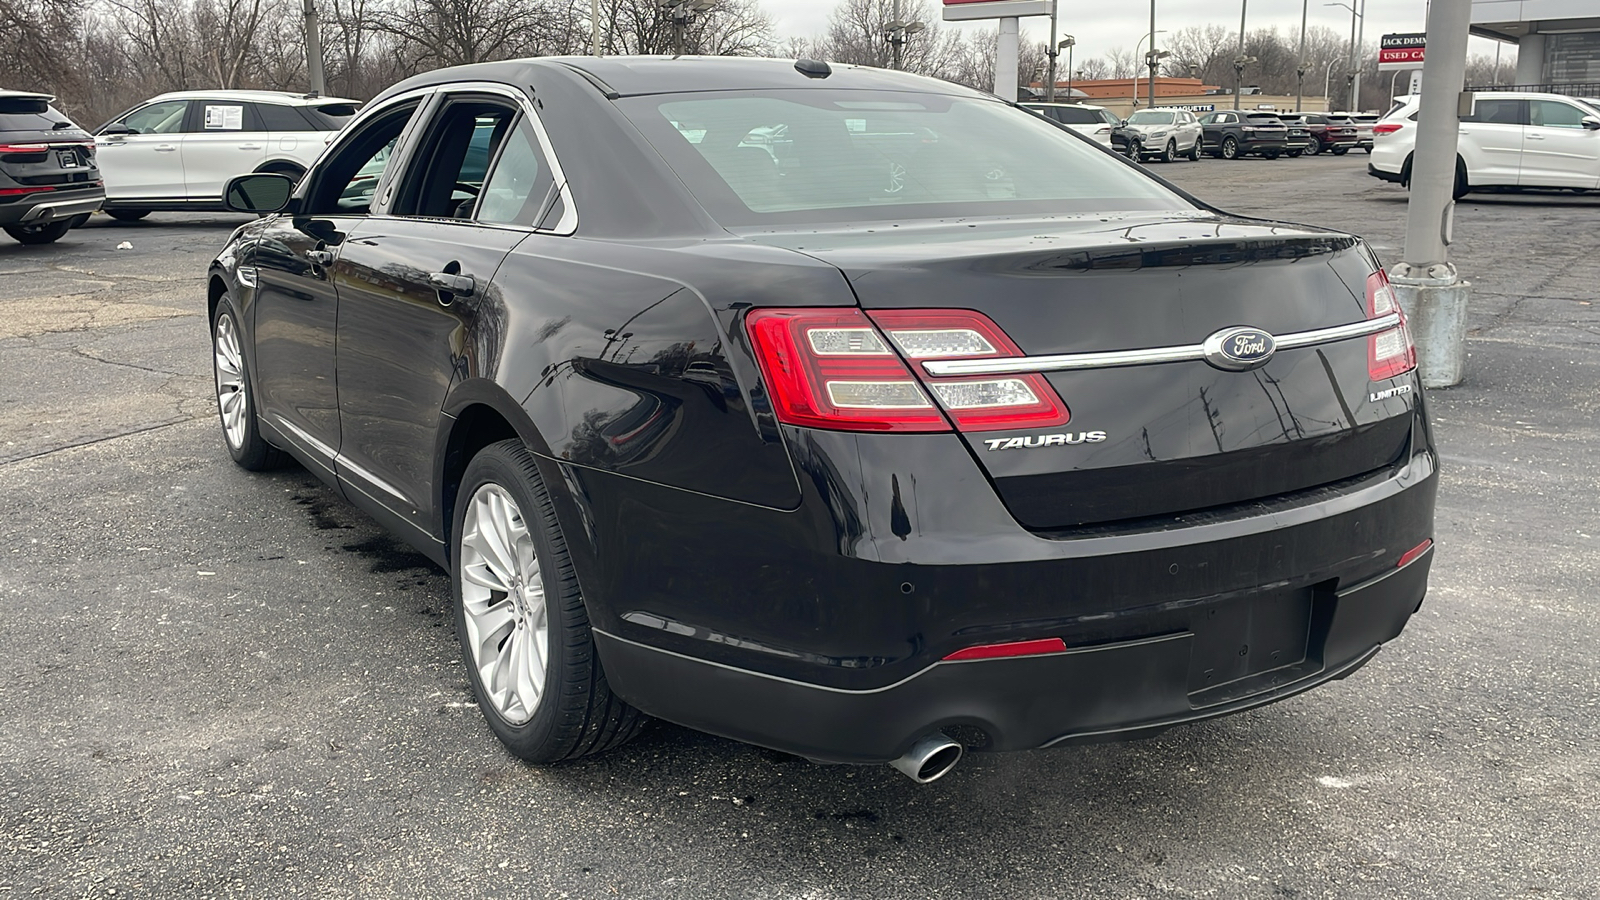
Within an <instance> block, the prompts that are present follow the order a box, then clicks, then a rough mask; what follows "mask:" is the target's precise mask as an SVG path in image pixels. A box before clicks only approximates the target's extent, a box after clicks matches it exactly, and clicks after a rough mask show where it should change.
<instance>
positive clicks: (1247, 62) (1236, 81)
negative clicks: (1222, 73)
mask: <svg viewBox="0 0 1600 900" xmlns="http://www.w3.org/2000/svg"><path fill="white" fill-rule="evenodd" d="M1255 64H1256V58H1255V57H1254V56H1245V55H1244V54H1243V53H1241V54H1239V55H1238V56H1235V57H1234V58H1233V108H1234V109H1238V108H1239V95H1240V94H1241V93H1243V92H1244V67H1245V66H1253V65H1255Z"/></svg>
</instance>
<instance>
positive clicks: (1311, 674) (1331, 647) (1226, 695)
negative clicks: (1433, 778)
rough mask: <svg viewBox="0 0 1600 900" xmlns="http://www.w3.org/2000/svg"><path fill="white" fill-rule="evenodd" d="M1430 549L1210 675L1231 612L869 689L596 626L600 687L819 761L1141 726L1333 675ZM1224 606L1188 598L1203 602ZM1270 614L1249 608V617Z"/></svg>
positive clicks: (1051, 740) (671, 715)
mask: <svg viewBox="0 0 1600 900" xmlns="http://www.w3.org/2000/svg"><path fill="white" fill-rule="evenodd" d="M1432 555H1433V554H1432V550H1429V551H1428V552H1427V553H1425V554H1424V555H1423V556H1421V557H1419V558H1418V559H1416V560H1414V561H1412V562H1411V563H1410V564H1408V565H1407V566H1406V567H1405V568H1402V569H1395V570H1392V571H1390V572H1389V573H1386V574H1384V575H1381V576H1378V577H1376V578H1372V579H1368V580H1367V581H1365V582H1362V583H1360V584H1356V585H1353V586H1351V587H1348V588H1342V589H1340V588H1337V587H1334V586H1332V585H1324V586H1321V587H1318V588H1315V589H1311V590H1310V591H1309V595H1308V596H1307V597H1306V598H1305V599H1306V600H1307V601H1308V602H1309V614H1310V615H1309V627H1308V628H1307V629H1306V634H1305V637H1304V645H1303V646H1304V652H1303V654H1302V655H1299V656H1297V657H1296V658H1293V659H1289V658H1287V657H1288V656H1290V655H1292V654H1285V658H1284V660H1283V664H1282V665H1277V666H1273V665H1271V663H1270V662H1269V663H1267V664H1266V665H1265V666H1264V667H1261V668H1260V669H1259V671H1254V672H1250V673H1248V674H1244V675H1242V676H1240V677H1238V678H1235V679H1232V680H1229V681H1225V682H1222V683H1215V681H1216V679H1215V677H1214V675H1212V674H1211V673H1212V672H1213V671H1214V668H1215V667H1214V665H1213V664H1214V662H1215V660H1216V659H1217V658H1219V657H1218V653H1217V650H1218V647H1217V645H1218V642H1219V641H1221V642H1224V643H1226V644H1227V646H1226V647H1225V648H1223V649H1225V650H1227V651H1229V652H1232V648H1233V647H1235V646H1237V647H1239V648H1240V649H1239V650H1238V651H1237V652H1238V653H1239V654H1241V655H1248V654H1250V653H1252V652H1261V651H1252V650H1251V649H1250V644H1251V643H1254V642H1256V641H1257V638H1255V637H1253V636H1252V635H1251V634H1250V633H1249V630H1248V629H1246V631H1245V632H1242V633H1238V634H1235V633H1233V626H1232V625H1229V626H1220V627H1221V628H1224V629H1226V630H1228V632H1229V633H1227V634H1215V633H1208V632H1207V629H1206V628H1205V627H1204V626H1200V627H1198V628H1195V629H1192V630H1186V631H1174V632H1169V633H1164V634H1156V635H1151V636H1148V637H1142V638H1137V639H1132V640H1124V641H1116V642H1111V643H1104V644H1096V645H1090V646H1083V647H1076V648H1072V649H1070V650H1069V651H1067V652H1065V653H1055V654H1049V655H1040V656H1029V657H1020V658H1013V659H994V660H972V661H962V662H948V661H945V662H939V663H935V664H934V665H932V666H929V667H927V668H925V669H923V670H921V671H920V672H917V673H915V674H913V675H912V676H910V677H908V678H906V679H904V680H902V681H899V682H897V683H895V684H892V685H889V686H887V687H883V688H879V689H876V690H845V689H839V688H829V687H823V686H819V685H815V684H808V683H805V682H801V681H795V680H790V679H784V678H778V677H774V676H770V675H765V674H762V673H759V672H754V671H750V670H747V669H740V668H736V667H733V666H728V665H721V664H717V663H712V662H707V661H705V660H701V659H696V658H694V657H690V656H686V655H683V654H679V653H673V652H670V651H665V650H661V649H657V648H654V647H650V646H647V645H645V644H642V643H638V642H634V641H629V640H625V639H622V638H619V637H617V636H615V635H611V634H607V633H604V632H597V633H596V636H595V639H596V644H597V646H598V648H599V651H600V654H601V657H602V659H603V660H604V663H605V670H606V674H607V677H608V678H609V679H610V682H611V686H612V688H613V689H615V690H616V691H617V692H618V693H619V694H621V695H622V696H623V697H626V698H628V699H629V700H630V701H632V702H634V703H635V704H637V705H641V706H643V707H644V708H645V709H647V710H648V711H649V712H650V713H651V714H653V715H656V716H659V717H661V718H664V719H668V720H670V721H674V722H677V723H679V724H683V725H687V726H689V727H692V728H697V729H700V730H703V731H708V732H712V733H716V734H721V735H724V736H726V737H730V738H734V739H736V740H741V741H745V742H748V743H753V744H758V745H762V746H767V747H773V748H776V749H779V750H784V751H787V752H791V753H796V754H799V755H801V756H806V757H809V758H813V759H819V760H825V761H834V762H862V763H868V762H886V761H888V760H892V759H895V758H898V757H899V756H901V755H903V754H904V753H905V752H906V751H907V750H908V749H909V747H910V745H911V744H912V743H913V742H914V741H916V740H917V739H918V738H920V737H922V736H924V735H926V734H929V733H930V732H933V731H937V730H940V729H945V728H952V727H958V726H960V727H965V728H966V729H969V730H967V731H965V732H961V731H958V734H961V735H962V736H963V737H967V738H968V739H969V740H975V741H976V742H977V745H978V746H979V747H981V748H982V749H989V750H1023V749H1031V748H1036V747H1047V746H1052V745H1056V744H1063V743H1079V742H1092V741H1100V740H1117V739H1127V738H1136V737H1145V736H1149V735H1151V734H1155V733H1157V732H1159V731H1162V730H1164V729H1166V728H1170V727H1172V726H1174V725H1179V724H1183V723H1187V722H1195V721H1199V720H1202V719H1208V718H1214V717H1216V716H1222V715H1228V714H1230V713H1235V712H1240V711H1243V710H1246V709H1250V708H1252V707H1256V706H1261V705H1263V704H1266V703H1270V702H1272V701H1275V700H1280V699H1283V698H1285V697H1289V696H1292V695H1294V694H1297V693H1300V692H1301V691H1305V690H1309V689H1310V688H1313V687H1316V686H1317V685H1319V684H1323V683H1324V682H1327V681H1330V680H1333V679H1337V678H1343V677H1344V676H1346V675H1348V674H1350V673H1351V672H1353V671H1355V670H1356V669H1358V668H1360V667H1361V666H1362V665H1364V664H1365V663H1366V662H1367V661H1368V660H1370V659H1371V658H1372V657H1373V655H1375V654H1376V653H1377V651H1378V649H1379V648H1380V647H1381V646H1382V645H1383V644H1384V643H1386V642H1388V641H1390V640H1392V639H1393V638H1394V637H1395V636H1397V635H1398V634H1399V633H1400V630H1401V629H1402V628H1403V627H1404V626H1405V624H1406V621H1407V620H1408V619H1409V618H1410V617H1411V615H1412V613H1413V612H1415V611H1416V609H1417V608H1418V607H1419V606H1420V604H1421V602H1422V598H1423V595H1424V593H1425V592H1426V590H1427V578H1428V567H1429V565H1430V563H1431V562H1432ZM1288 600H1289V598H1288V597H1285V601H1286V602H1288ZM1237 602H1239V601H1238V600H1235V601H1234V603H1237ZM1223 606H1225V604H1222V603H1218V604H1215V605H1211V604H1207V605H1202V607H1201V608H1202V609H1205V610H1208V611H1209V612H1213V613H1214V612H1216V611H1217V609H1218V608H1220V607H1223ZM1263 613H1265V615H1263ZM1271 615H1272V612H1271V611H1267V610H1262V609H1257V616H1258V617H1260V618H1263V619H1265V618H1270V617H1271ZM1196 618H1205V619H1211V620H1213V621H1215V620H1216V619H1217V618H1220V619H1222V620H1226V621H1233V620H1234V618H1235V617H1230V616H1229V615H1227V614H1223V615H1222V616H1220V617H1214V616H1210V615H1203V616H1197V617H1196ZM1273 652H1276V651H1273ZM1223 655H1226V653H1224V654H1223ZM1208 666H1209V667H1210V668H1208ZM970 729H976V731H975V732H974V731H971V730H970ZM980 733H981V734H980Z"/></svg>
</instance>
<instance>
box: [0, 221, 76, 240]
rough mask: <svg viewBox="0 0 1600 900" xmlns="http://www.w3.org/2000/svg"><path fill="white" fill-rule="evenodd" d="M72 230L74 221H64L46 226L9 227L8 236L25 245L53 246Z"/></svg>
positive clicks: (7, 228) (7, 229) (7, 227)
mask: <svg viewBox="0 0 1600 900" xmlns="http://www.w3.org/2000/svg"><path fill="white" fill-rule="evenodd" d="M71 230H72V220H71V219H62V220H61V221H59V222H51V223H49V224H46V225H7V226H6V234H9V235H11V236H12V237H13V238H16V239H17V241H18V242H20V243H23V244H51V243H55V242H56V241H59V240H61V236H62V235H64V234H66V233H67V232H69V231H71Z"/></svg>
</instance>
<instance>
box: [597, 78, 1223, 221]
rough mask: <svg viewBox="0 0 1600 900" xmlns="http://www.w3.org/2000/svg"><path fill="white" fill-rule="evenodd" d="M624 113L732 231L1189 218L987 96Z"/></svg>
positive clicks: (776, 101) (749, 96) (752, 97)
mask: <svg viewBox="0 0 1600 900" xmlns="http://www.w3.org/2000/svg"><path fill="white" fill-rule="evenodd" d="M618 106H619V108H621V109H622V110H623V111H624V113H625V114H626V115H628V117H629V118H630V119H631V120H632V121H633V122H634V123H635V124H636V125H637V126H638V127H639V128H640V130H641V131H642V132H643V133H644V134H645V135H646V137H647V138H648V139H649V140H650V142H651V144H652V145H653V146H654V147H655V148H656V149H657V150H658V151H659V152H660V153H661V155H662V156H663V157H664V158H665V159H666V160H667V162H668V163H669V164H670V165H671V166H672V168H673V169H674V170H675V171H676V172H677V174H678V176H679V177H680V178H681V179H682V180H683V182H684V184H685V185H687V186H688V188H689V190H690V191H691V192H692V193H693V194H694V196H695V198H696V199H697V200H698V201H699V202H700V203H701V205H703V206H704V207H706V209H707V210H708V211H709V212H710V213H711V214H712V216H713V217H715V218H716V219H717V220H718V221H719V222H721V223H722V224H724V225H742V224H751V225H754V224H768V223H774V224H776V223H796V224H798V223H810V222H837V221H863V220H870V219H880V218H906V217H923V218H932V217H941V216H947V215H1007V214H1031V213H1052V212H1070V211H1075V210H1084V211H1088V210H1103V209H1121V210H1134V209H1161V210H1174V209H1187V208H1191V207H1190V206H1189V205H1188V204H1186V203H1185V202H1184V201H1183V200H1182V199H1181V198H1180V197H1178V196H1177V195H1176V194H1173V193H1172V192H1170V191H1168V190H1167V189H1166V188H1164V187H1162V186H1161V185H1160V184H1159V183H1158V182H1156V181H1154V180H1153V179H1150V178H1149V177H1147V176H1144V175H1142V174H1140V173H1138V172H1136V171H1134V170H1132V169H1130V168H1128V167H1127V166H1125V165H1122V164H1121V163H1120V162H1118V161H1117V160H1115V159H1113V158H1111V157H1109V156H1107V155H1105V154H1103V153H1101V152H1100V151H1099V150H1097V149H1095V148H1094V147H1092V146H1090V145H1088V144H1086V143H1084V142H1082V141H1079V140H1077V139H1075V138H1074V137H1073V136H1071V135H1068V134H1064V133H1062V132H1061V130H1060V129H1057V128H1054V127H1051V126H1050V125H1048V124H1047V123H1045V122H1041V121H1039V120H1038V118H1036V117H1034V116H1031V115H1027V114H1025V113H1023V112H1021V111H1018V110H1016V109H1013V108H1011V107H1009V106H1006V105H1005V104H1003V103H999V102H996V101H992V100H984V99H978V98H968V97H952V96H948V95H940V94H921V93H910V92H889V91H884V92H863V91H832V90H822V89H817V90H788V91H773V92H770V93H762V92H759V91H740V92H727V93H704V94H687V95H686V94H672V95H658V96H652V97H634V98H629V99H627V100H623V101H620V102H619V103H618Z"/></svg>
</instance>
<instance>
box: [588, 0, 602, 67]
mask: <svg viewBox="0 0 1600 900" xmlns="http://www.w3.org/2000/svg"><path fill="white" fill-rule="evenodd" d="M589 40H590V43H591V45H592V47H593V49H594V55H595V56H599V55H600V0H589Z"/></svg>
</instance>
